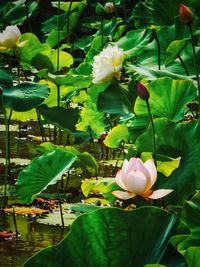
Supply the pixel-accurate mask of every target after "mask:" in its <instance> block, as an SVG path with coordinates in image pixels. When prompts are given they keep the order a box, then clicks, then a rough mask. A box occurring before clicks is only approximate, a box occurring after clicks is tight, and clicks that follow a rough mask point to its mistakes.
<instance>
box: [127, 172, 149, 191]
mask: <svg viewBox="0 0 200 267" xmlns="http://www.w3.org/2000/svg"><path fill="white" fill-rule="evenodd" d="M124 183H125V185H126V187H127V189H128V191H130V192H133V193H135V194H136V195H140V194H142V193H143V192H145V191H146V187H147V184H148V180H147V178H146V176H145V175H144V174H143V173H142V172H141V171H130V172H129V173H128V174H127V175H126V176H125V180H124Z"/></svg>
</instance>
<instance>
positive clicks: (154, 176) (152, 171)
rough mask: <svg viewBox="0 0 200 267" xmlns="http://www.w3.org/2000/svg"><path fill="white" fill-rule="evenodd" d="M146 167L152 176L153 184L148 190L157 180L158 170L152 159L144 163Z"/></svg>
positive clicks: (151, 184)
mask: <svg viewBox="0 0 200 267" xmlns="http://www.w3.org/2000/svg"><path fill="white" fill-rule="evenodd" d="M144 165H145V167H146V168H147V170H148V171H149V174H150V178H151V183H150V187H149V188H148V189H150V188H151V187H152V186H153V185H154V183H155V182H156V180H157V170H156V166H155V164H154V162H153V161H152V160H151V159H149V160H147V161H146V162H145V163H144Z"/></svg>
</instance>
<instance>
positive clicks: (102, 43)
mask: <svg viewBox="0 0 200 267" xmlns="http://www.w3.org/2000/svg"><path fill="white" fill-rule="evenodd" d="M103 34H104V32H103V18H101V47H102V48H103Z"/></svg>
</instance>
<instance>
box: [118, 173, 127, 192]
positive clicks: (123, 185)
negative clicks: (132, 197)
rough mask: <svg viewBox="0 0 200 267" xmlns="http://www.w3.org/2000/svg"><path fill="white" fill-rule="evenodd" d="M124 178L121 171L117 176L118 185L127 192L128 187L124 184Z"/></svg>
mask: <svg viewBox="0 0 200 267" xmlns="http://www.w3.org/2000/svg"><path fill="white" fill-rule="evenodd" d="M124 177H125V176H123V175H122V170H119V171H118V172H117V175H116V183H117V184H118V185H119V186H120V187H121V188H122V189H124V190H127V188H126V185H125V183H124Z"/></svg>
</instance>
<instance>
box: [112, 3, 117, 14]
mask: <svg viewBox="0 0 200 267" xmlns="http://www.w3.org/2000/svg"><path fill="white" fill-rule="evenodd" d="M112 2H113V6H114V7H115V16H116V17H118V12H117V6H116V4H115V0H112Z"/></svg>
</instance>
